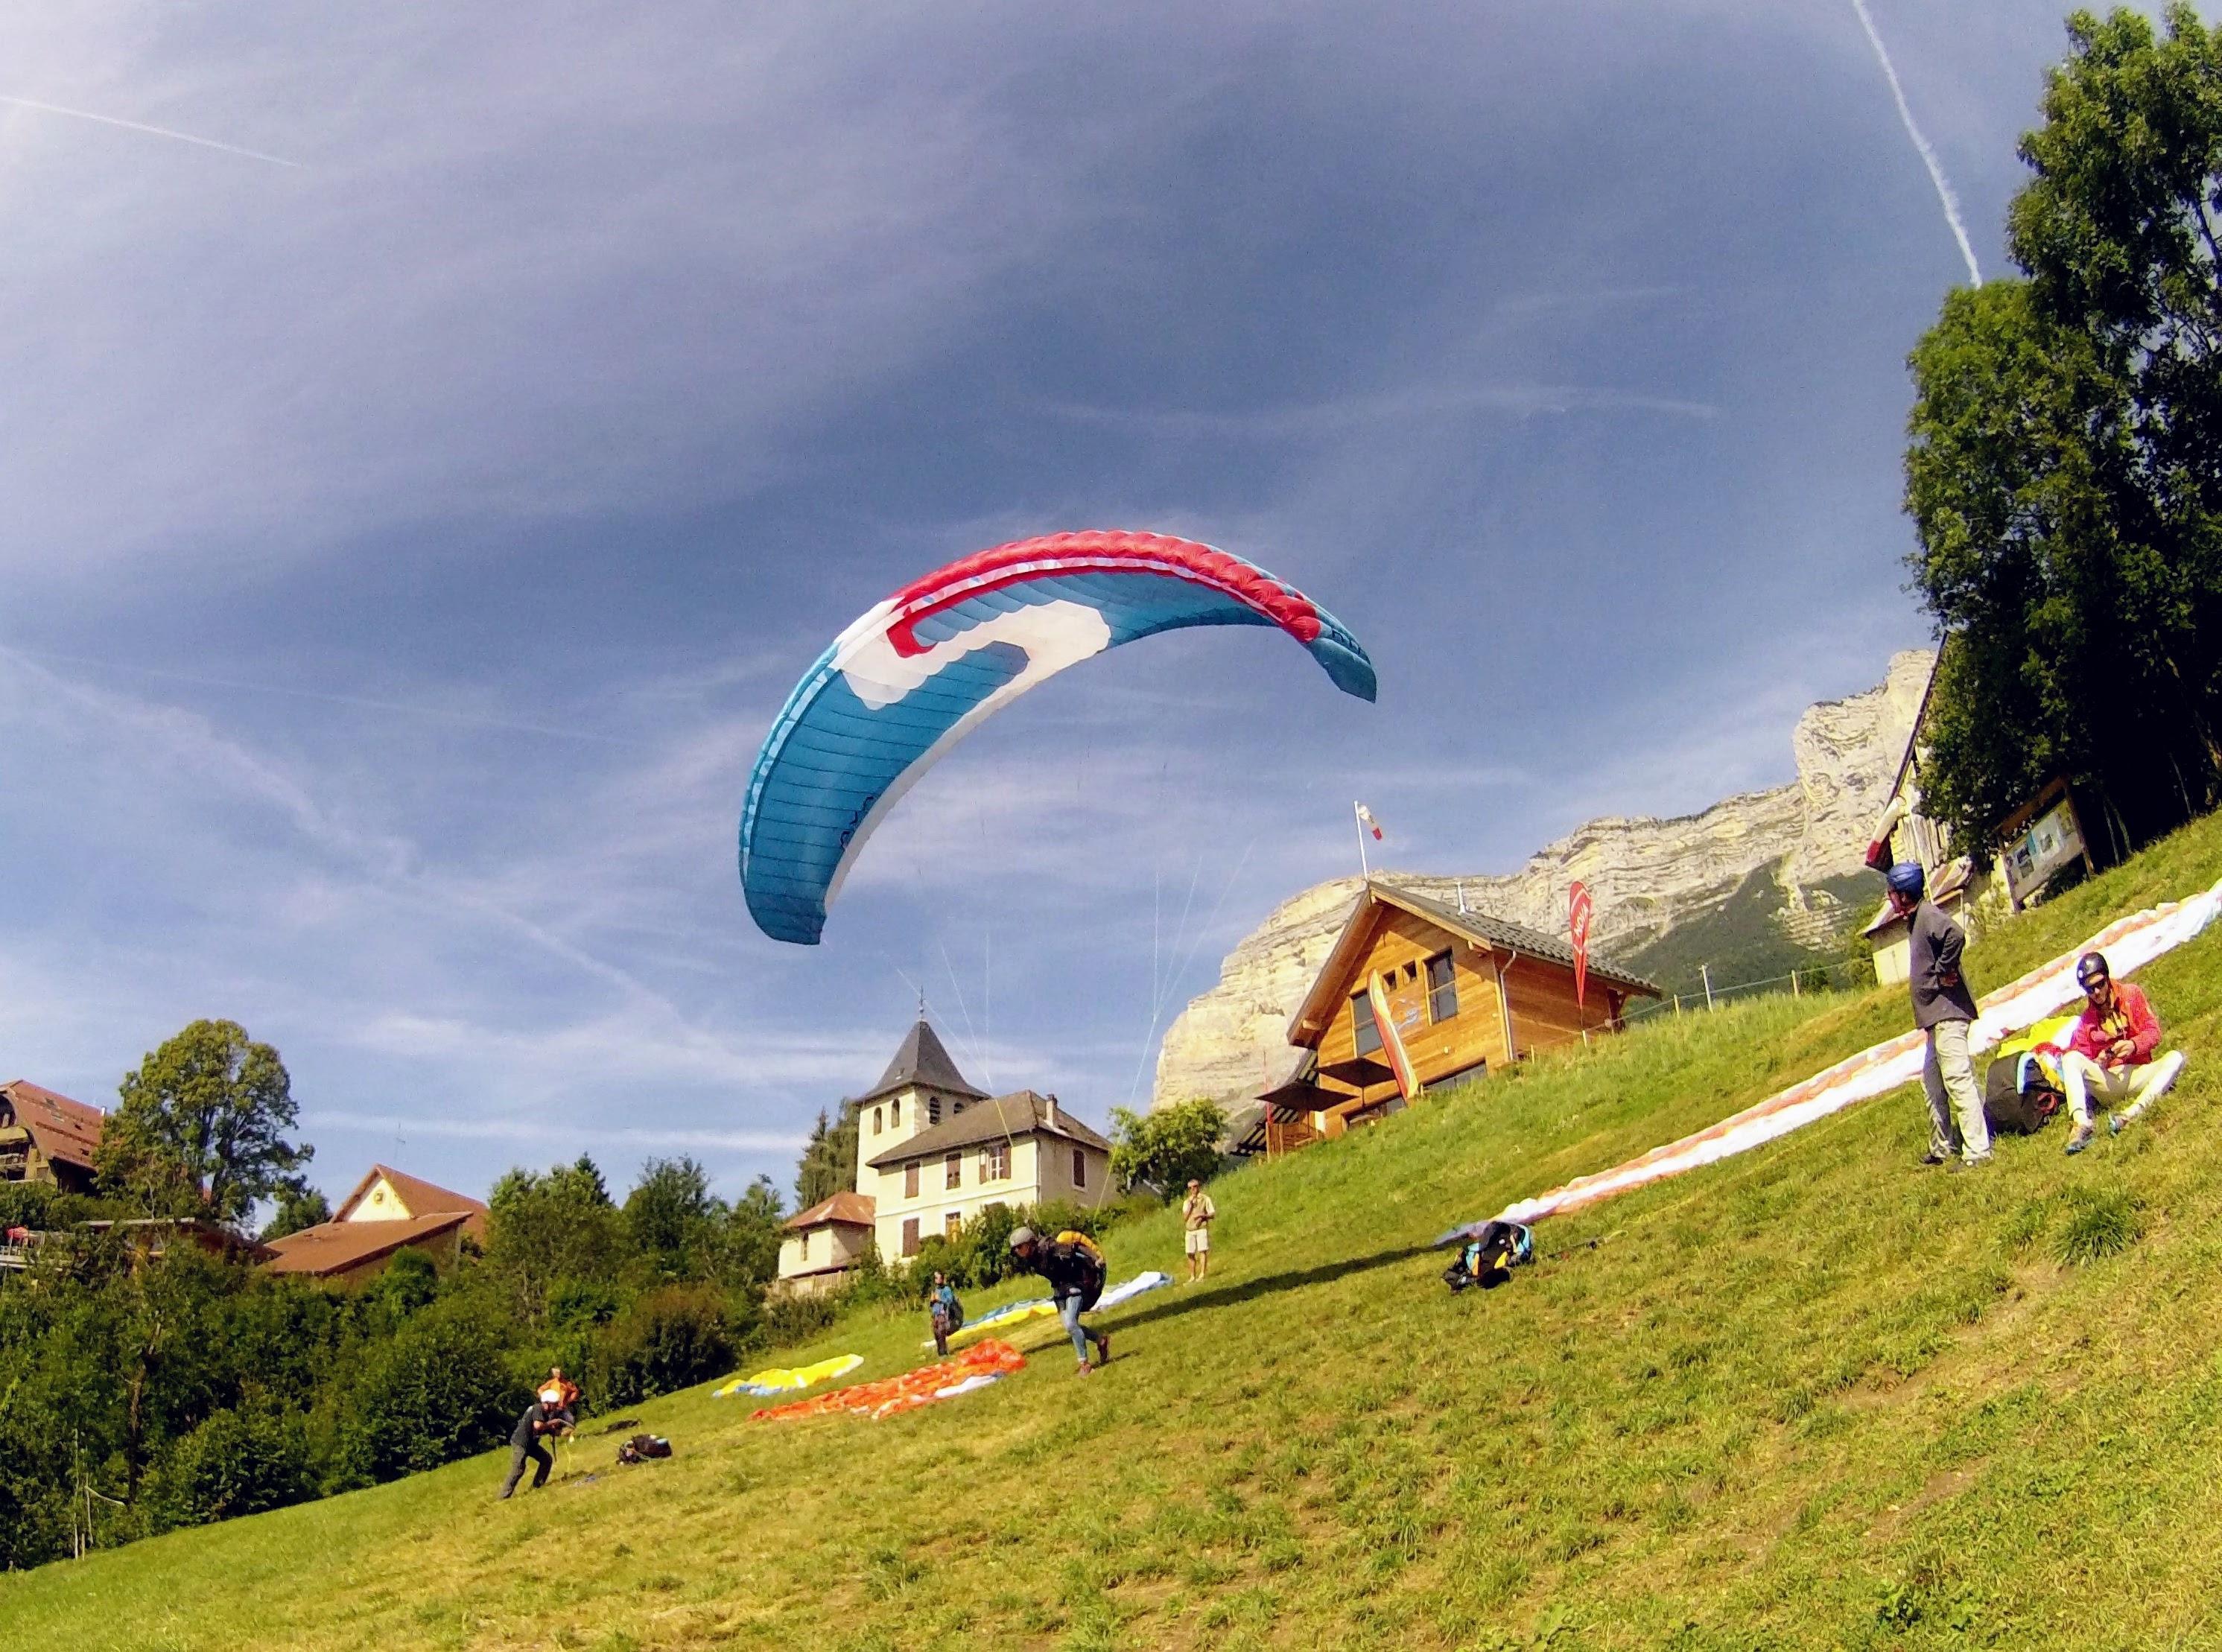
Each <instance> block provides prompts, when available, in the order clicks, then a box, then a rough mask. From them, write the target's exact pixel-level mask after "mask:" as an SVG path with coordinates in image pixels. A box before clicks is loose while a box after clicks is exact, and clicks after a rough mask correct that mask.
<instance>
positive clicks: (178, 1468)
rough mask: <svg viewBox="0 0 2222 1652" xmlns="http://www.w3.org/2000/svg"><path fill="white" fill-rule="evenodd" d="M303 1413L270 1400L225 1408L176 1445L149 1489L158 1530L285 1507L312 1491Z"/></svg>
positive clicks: (311, 1474)
mask: <svg viewBox="0 0 2222 1652" xmlns="http://www.w3.org/2000/svg"><path fill="white" fill-rule="evenodd" d="M314 1490H315V1476H314V1474H313V1473H312V1472H311V1466H310V1459H309V1445H308V1435H307V1429H305V1427H304V1423H303V1420H302V1418H301V1417H300V1416H298V1415H295V1416H288V1415H286V1413H284V1412H282V1411H279V1410H275V1409H274V1408H272V1407H269V1406H262V1405H258V1406H250V1407H248V1408H247V1409H244V1410H222V1411H217V1412H215V1413H213V1414H212V1415H210V1416H209V1418H208V1419H207V1420H206V1421H205V1422H204V1423H202V1424H201V1425H200V1426H199V1427H198V1428H197V1429H194V1430H193V1431H192V1432H191V1433H190V1434H188V1435H185V1437H184V1438H183V1439H182V1440H179V1442H177V1444H176V1445H175V1446H174V1447H173V1448H172V1450H171V1452H170V1454H169V1456H168V1458H167V1459H166V1460H165V1461H164V1463H163V1465H162V1467H161V1468H160V1471H159V1472H158V1473H156V1475H155V1477H154V1482H153V1485H152V1486H151V1487H150V1489H149V1492H148V1501H149V1503H150V1504H151V1509H150V1517H151V1520H152V1523H153V1527H154V1530H157V1531H160V1530H166V1529H168V1528H170V1527H173V1526H198V1525H203V1524H205V1523H207V1522H209V1521H211V1520H224V1519H229V1517H231V1516H233V1515H235V1514H260V1512H261V1511H263V1510H265V1509H282V1508H284V1507H285V1506H286V1504H289V1503H299V1502H301V1501H303V1500H304V1498H308V1497H310V1496H311V1495H312V1493H313V1492H314Z"/></svg>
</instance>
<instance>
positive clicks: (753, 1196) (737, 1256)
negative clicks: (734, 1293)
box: [711, 1176, 787, 1290]
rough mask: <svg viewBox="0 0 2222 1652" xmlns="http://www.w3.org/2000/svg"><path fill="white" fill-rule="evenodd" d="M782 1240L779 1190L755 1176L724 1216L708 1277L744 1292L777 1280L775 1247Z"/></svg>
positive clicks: (783, 1218)
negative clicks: (710, 1275) (710, 1276)
mask: <svg viewBox="0 0 2222 1652" xmlns="http://www.w3.org/2000/svg"><path fill="white" fill-rule="evenodd" d="M786 1237H787V1227H786V1214H785V1212H784V1211H783V1210H782V1209H781V1207H780V1197H779V1190H778V1189H777V1188H775V1187H774V1186H773V1185H772V1184H771V1178H769V1176H759V1177H757V1178H756V1180H755V1181H753V1182H751V1183H750V1184H749V1185H748V1189H747V1190H746V1191H745V1192H744V1193H743V1194H742V1195H741V1197H739V1198H738V1199H736V1200H734V1201H733V1204H732V1208H731V1209H730V1210H728V1211H726V1213H725V1228H724V1229H723V1230H722V1231H721V1232H720V1233H719V1235H718V1242H717V1247H716V1250H715V1253H714V1260H713V1264H712V1268H711V1273H712V1277H714V1278H717V1279H719V1280H721V1281H722V1282H724V1283H725V1285H730V1286H735V1287H738V1288H741V1289H744V1290H748V1289H753V1288H755V1287H758V1286H761V1285H763V1284H765V1283H766V1282H767V1281H769V1280H770V1279H773V1278H777V1277H778V1274H779V1247H780V1243H781V1241H782V1240H784V1239H785V1238H786Z"/></svg>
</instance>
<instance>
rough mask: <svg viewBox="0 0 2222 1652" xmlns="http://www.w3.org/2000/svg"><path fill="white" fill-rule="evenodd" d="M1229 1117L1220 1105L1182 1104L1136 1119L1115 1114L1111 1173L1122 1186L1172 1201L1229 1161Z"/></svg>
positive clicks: (1123, 1112)
mask: <svg viewBox="0 0 2222 1652" xmlns="http://www.w3.org/2000/svg"><path fill="white" fill-rule="evenodd" d="M1226 1135H1227V1115H1226V1114H1225V1113H1224V1112H1223V1111H1221V1109H1220V1107H1219V1104H1218V1103H1217V1102H1208V1101H1203V1100H1200V1099H1199V1100H1196V1101H1192V1102H1177V1103H1175V1104H1174V1105H1173V1106H1171V1107H1160V1108H1154V1109H1152V1110H1151V1111H1149V1112H1147V1113H1134V1112H1131V1111H1129V1110H1128V1109H1126V1108H1123V1107H1114V1108H1113V1109H1111V1137H1112V1145H1111V1173H1112V1174H1113V1175H1114V1176H1115V1177H1117V1178H1119V1180H1120V1184H1121V1185H1123V1186H1125V1187H1127V1188H1141V1189H1145V1190H1147V1191H1149V1192H1152V1193H1154V1194H1156V1195H1157V1196H1158V1197H1159V1198H1160V1199H1164V1200H1167V1201H1171V1199H1173V1198H1174V1197H1177V1195H1178V1194H1179V1193H1180V1192H1181V1191H1182V1190H1183V1189H1185V1188H1186V1187H1187V1186H1188V1184H1189V1182H1190V1181H1191V1180H1195V1181H1208V1180H1209V1179H1210V1178H1211V1177H1213V1176H1214V1175H1215V1174H1216V1173H1217V1172H1218V1170H1219V1165H1220V1160H1221V1158H1222V1157H1223V1156H1224V1155H1223V1154H1222V1153H1221V1148H1220V1143H1221V1141H1222V1140H1224V1139H1225V1138H1226Z"/></svg>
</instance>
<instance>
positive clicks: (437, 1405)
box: [341, 1301, 531, 1485]
mask: <svg viewBox="0 0 2222 1652" xmlns="http://www.w3.org/2000/svg"><path fill="white" fill-rule="evenodd" d="M530 1392H531V1387H530V1382H529V1381H527V1380H526V1379H524V1377H523V1376H522V1375H520V1374H519V1373H518V1372H516V1371H514V1370H513V1369H512V1366H511V1364H510V1362H509V1361H508V1360H507V1359H506V1358H505V1349H504V1347H503V1345H502V1341H501V1338H500V1335H499V1328H498V1327H497V1326H496V1325H494V1324H492V1323H489V1322H487V1320H486V1316H484V1315H482V1314H480V1313H478V1312H476V1311H474V1307H473V1305H472V1304H470V1303H468V1302H463V1301H458V1302H455V1303H439V1304H437V1305H436V1306H435V1307H433V1308H431V1309H430V1310H427V1311H426V1312H424V1313H422V1314H419V1315H417V1316H415V1317H414V1318H412V1319H411V1320H410V1322H408V1323H407V1324H406V1325H405V1326H404V1327H402V1329H400V1331H399V1333H397V1334H396V1335H394V1336H393V1337H392V1340H391V1341H386V1342H384V1343H381V1344H380V1345H378V1346H377V1347H374V1348H373V1349H371V1350H370V1351H369V1353H368V1357H367V1359H366V1360H364V1361H363V1363H362V1366H361V1369H360V1371H359V1372H358V1373H357V1375H356V1378H355V1382H354V1384H353V1385H352V1392H351V1394H350V1395H349V1403H348V1405H347V1407H346V1409H345V1413H344V1417H343V1420H342V1425H341V1435H342V1445H341V1456H342V1463H341V1469H342V1479H344V1480H348V1481H352V1482H354V1483H355V1484H358V1485H361V1484H367V1483H370V1482H372V1481H376V1480H386V1479H393V1478H394V1477H396V1476H397V1475H400V1474H406V1473H413V1472H415V1471H416V1470H417V1469H420V1468H434V1467H438V1466H439V1465H440V1464H442V1463H444V1462H448V1461H450V1460H453V1459H455V1458H456V1457H461V1456H467V1455H468V1454H470V1453H472V1452H474V1451H484V1450H485V1449H486V1448H487V1447H489V1446H493V1445H498V1444H499V1443H500V1442H502V1441H503V1440H504V1439H505V1438H506V1437H507V1435H508V1434H509V1430H510V1428H511V1426H512V1424H514V1423H515V1422H516V1421H517V1416H518V1412H519V1411H521V1410H524V1407H525V1406H526V1405H527V1404H530Z"/></svg>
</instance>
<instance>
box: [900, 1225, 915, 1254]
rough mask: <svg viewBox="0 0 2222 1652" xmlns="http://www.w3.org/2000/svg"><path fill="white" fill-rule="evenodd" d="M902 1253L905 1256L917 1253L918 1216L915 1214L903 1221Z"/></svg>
mask: <svg viewBox="0 0 2222 1652" xmlns="http://www.w3.org/2000/svg"><path fill="white" fill-rule="evenodd" d="M903 1254H904V1255H905V1256H915V1255H917V1254H918V1218H917V1217H916V1216H912V1217H909V1218H908V1219H907V1220H906V1221H905V1222H904V1223H903Z"/></svg>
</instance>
